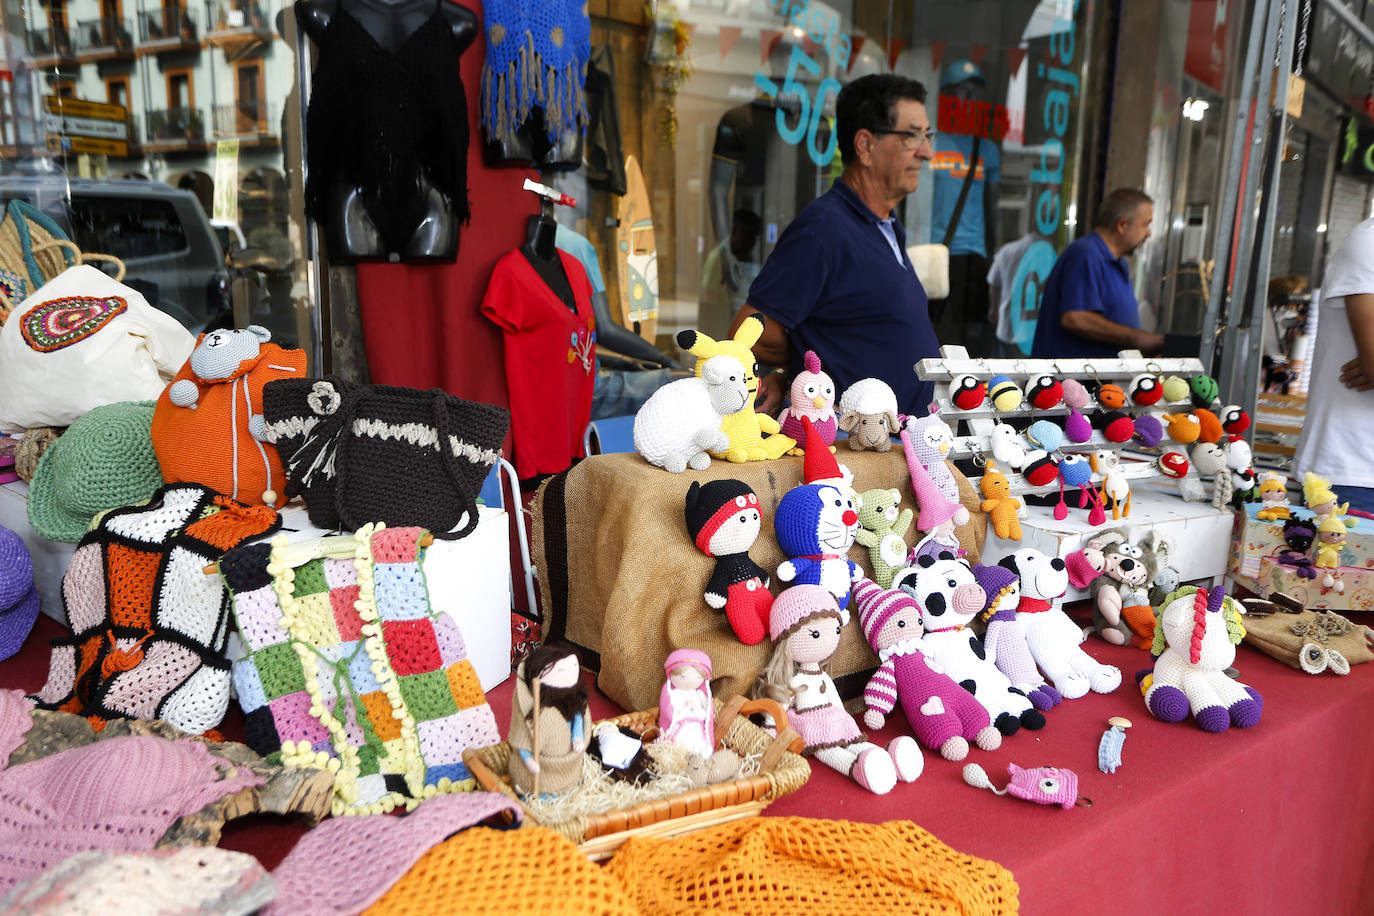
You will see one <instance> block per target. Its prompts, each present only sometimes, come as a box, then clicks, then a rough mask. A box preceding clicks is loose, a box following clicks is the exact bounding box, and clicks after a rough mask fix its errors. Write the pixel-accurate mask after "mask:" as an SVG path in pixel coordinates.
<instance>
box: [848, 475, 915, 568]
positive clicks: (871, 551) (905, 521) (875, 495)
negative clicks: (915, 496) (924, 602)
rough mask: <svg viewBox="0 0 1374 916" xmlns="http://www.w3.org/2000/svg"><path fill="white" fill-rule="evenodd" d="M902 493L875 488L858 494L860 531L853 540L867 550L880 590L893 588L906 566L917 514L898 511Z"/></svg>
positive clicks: (908, 510) (909, 511)
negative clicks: (894, 579) (909, 536)
mask: <svg viewBox="0 0 1374 916" xmlns="http://www.w3.org/2000/svg"><path fill="white" fill-rule="evenodd" d="M901 501H902V494H901V493H900V492H898V491H897V490H885V489H883V488H882V487H875V488H874V489H872V490H865V491H863V492H862V493H860V494H859V525H860V527H859V530H858V531H857V532H856V533H855V535H854V539H855V540H856V541H858V542H859V543H860V544H862V545H863V546H865V547H867V548H868V560H869V564H870V565H871V566H872V567H873V580H874V581H875V582H877V583H878V586H879V587H880V588H889V587H891V585H892V575H893V573H895V572H896V571H897V570H898V569H900V568H901V567H902V566H903V565H904V564H905V563H906V554H907V549H908V548H907V543H906V532H907V529H908V528H910V527H911V521H912V518H913V516H914V515H915V513H913V512H912V511H911V510H910V509H902V510H901V511H900V512H899V511H897V506H898V505H900V504H901Z"/></svg>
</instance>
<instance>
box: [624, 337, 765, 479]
mask: <svg viewBox="0 0 1374 916" xmlns="http://www.w3.org/2000/svg"><path fill="white" fill-rule="evenodd" d="M745 375H746V373H745V371H744V366H742V365H741V364H740V361H739V360H737V359H735V358H734V357H733V356H727V355H725V354H723V353H722V354H721V355H720V356H713V357H711V358H710V359H708V360H706V365H705V366H703V367H702V370H701V378H684V379H678V380H677V381H676V382H670V383H668V384H667V385H664V386H663V387H662V388H660V389H658V390H657V391H655V392H654V393H653V395H652V396H650V398H649V400H647V401H645V402H644V405H643V406H642V407H640V408H639V412H638V413H636V414H635V423H634V444H635V450H636V451H638V452H639V453H640V454H641V455H643V456H644V460H645V461H647V462H649V463H650V464H652V465H655V466H657V467H661V468H663V469H664V470H667V471H672V472H673V473H674V474H680V473H681V472H683V471H685V470H687V469H688V468H689V467H690V468H692V469H693V470H696V471H704V470H706V469H707V468H708V467H710V466H711V456H710V454H709V453H710V452H722V451H725V450H726V449H728V448H729V447H730V439H729V437H728V436H726V435H725V433H723V432H721V429H720V426H721V424H722V423H724V422H725V418H726V417H728V416H729V415H730V414H733V413H736V412H737V411H739V409H740V405H741V404H744V403H746V402H748V401H749V400H750V397H751V395H750V394H749V390H748V388H747V387H746V386H745V381H744V380H745Z"/></svg>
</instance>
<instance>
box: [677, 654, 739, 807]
mask: <svg viewBox="0 0 1374 916" xmlns="http://www.w3.org/2000/svg"><path fill="white" fill-rule="evenodd" d="M663 671H664V674H665V675H666V676H667V679H666V680H665V681H664V682H663V689H662V690H660V691H659V694H658V729H659V737H658V740H659V741H661V742H666V743H668V744H673V745H676V746H678V747H680V748H682V749H683V750H685V751H686V752H687V753H688V754H690V755H691V760H690V761H689V763H688V765H687V771H688V775H689V776H690V777H692V781H693V782H694V783H696V784H705V783H708V782H710V783H715V782H720V781H721V780H723V779H730V778H731V777H733V776H735V775H736V774H738V773H739V763H740V761H739V755H738V754H736V753H735V752H734V751H732V750H730V749H729V748H720V749H719V750H717V749H716V726H715V716H716V710H715V706H714V705H713V704H712V703H711V657H710V656H709V655H707V654H706V653H705V652H702V651H701V650H699V649H676V650H674V651H672V652H670V653H669V654H668V658H667V659H666V660H665V661H664V662H663Z"/></svg>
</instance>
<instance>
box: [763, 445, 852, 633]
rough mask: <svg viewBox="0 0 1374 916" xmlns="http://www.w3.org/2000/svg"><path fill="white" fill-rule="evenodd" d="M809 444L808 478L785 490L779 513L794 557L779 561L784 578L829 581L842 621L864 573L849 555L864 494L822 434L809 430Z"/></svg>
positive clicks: (782, 537) (776, 522)
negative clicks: (857, 490) (860, 495)
mask: <svg viewBox="0 0 1374 916" xmlns="http://www.w3.org/2000/svg"><path fill="white" fill-rule="evenodd" d="M802 423H803V425H808V426H809V425H810V423H811V420H810V419H809V418H806V419H803V421H802ZM806 445H807V448H806V461H805V465H804V471H803V479H804V480H805V481H806V482H805V483H803V484H798V485H797V486H795V487H793V488H792V489H790V490H788V491H787V492H786V493H784V494H783V497H782V500H781V501H780V502H779V503H778V510H777V512H776V513H774V515H773V530H774V532H775V533H776V534H777V537H778V547H780V548H781V549H782V552H783V553H784V554H786V555H787V556H788V557H789V558H790V559H788V560H786V561H784V562H783V563H782V564H781V565H780V566H778V578H779V579H780V580H782V581H783V582H786V583H788V584H789V585H794V586H796V585H820V586H822V587H824V588H825V589H826V591H828V592H830V594H832V595H834V596H835V601H836V603H837V604H838V605H839V608H838V610H839V613H840V616H841V621H842V622H843V623H849V610H848V606H849V586H850V583H851V582H854V581H855V580H857V579H858V578H859V576H860V575H862V572H861V571H860V569H859V565H858V564H857V563H854V562H852V561H851V560H850V559H849V548H851V547H853V546H854V538H855V536H856V535H857V534H858V531H859V513H858V497H857V496H856V495H855V493H854V491H853V490H851V489H850V488H849V485H848V484H847V483H846V482H845V479H846V478H845V476H844V475H843V473H842V471H841V468H840V465H839V464H838V463H837V462H836V461H835V456H834V455H832V454H831V453H830V449H829V448H828V447H827V446H826V445H825V443H824V442H823V441H821V439H820V436H819V434H817V433H815V432H814V431H813V430H808V433H807V440H806Z"/></svg>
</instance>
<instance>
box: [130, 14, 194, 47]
mask: <svg viewBox="0 0 1374 916" xmlns="http://www.w3.org/2000/svg"><path fill="white" fill-rule="evenodd" d="M198 32H199V26H198V24H197V22H196V16H195V14H194V13H193V12H192V11H191V10H183V9H177V8H175V7H172V8H164V9H160V10H151V11H149V12H144V13H140V14H139V17H138V40H139V41H140V42H143V43H145V44H157V45H160V44H163V43H166V44H169V45H184V44H194V43H195V42H196V41H197V38H198Z"/></svg>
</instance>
